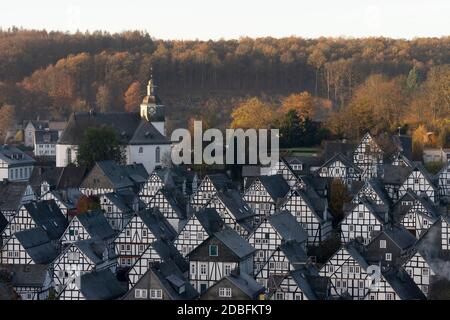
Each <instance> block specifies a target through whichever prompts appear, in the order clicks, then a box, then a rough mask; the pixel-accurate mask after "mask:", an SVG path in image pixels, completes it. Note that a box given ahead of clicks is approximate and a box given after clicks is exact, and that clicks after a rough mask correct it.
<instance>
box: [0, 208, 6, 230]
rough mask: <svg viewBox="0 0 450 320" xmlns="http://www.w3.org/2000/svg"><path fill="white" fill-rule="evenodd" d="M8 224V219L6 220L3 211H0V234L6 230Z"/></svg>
mask: <svg viewBox="0 0 450 320" xmlns="http://www.w3.org/2000/svg"><path fill="white" fill-rule="evenodd" d="M7 226H8V220H6V218H5V216H4V215H3V213H1V212H0V234H1V233H2V232H3V230H5V228H6V227H7Z"/></svg>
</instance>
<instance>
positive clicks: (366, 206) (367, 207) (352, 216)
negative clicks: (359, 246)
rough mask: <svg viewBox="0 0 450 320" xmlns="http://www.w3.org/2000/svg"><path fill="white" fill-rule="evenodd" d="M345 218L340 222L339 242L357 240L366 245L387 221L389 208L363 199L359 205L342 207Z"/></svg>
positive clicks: (353, 204) (352, 204)
mask: <svg viewBox="0 0 450 320" xmlns="http://www.w3.org/2000/svg"><path fill="white" fill-rule="evenodd" d="M344 212H345V216H344V219H343V220H342V221H341V241H342V243H349V242H351V241H353V240H358V241H359V242H361V243H363V244H368V243H369V242H370V240H372V238H373V237H374V235H375V234H376V233H377V232H379V231H380V230H382V229H383V226H384V225H385V224H387V223H388V222H389V221H390V220H389V208H388V207H386V206H384V205H376V204H373V203H372V202H371V201H370V200H367V199H363V200H362V201H360V202H359V203H351V204H347V205H344Z"/></svg>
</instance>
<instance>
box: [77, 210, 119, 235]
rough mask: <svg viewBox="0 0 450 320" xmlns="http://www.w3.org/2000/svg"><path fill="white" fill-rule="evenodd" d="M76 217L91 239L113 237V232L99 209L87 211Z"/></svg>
mask: <svg viewBox="0 0 450 320" xmlns="http://www.w3.org/2000/svg"><path fill="white" fill-rule="evenodd" d="M76 217H77V219H78V221H80V223H81V225H82V226H83V227H84V228H85V229H86V231H87V233H88V234H89V235H90V236H91V238H92V239H95V240H109V239H112V238H114V236H115V232H114V230H113V229H112V228H111V226H110V224H109V223H108V220H107V219H106V217H105V215H104V214H103V212H101V211H100V210H93V211H89V212H86V213H83V214H79V215H77V216H76Z"/></svg>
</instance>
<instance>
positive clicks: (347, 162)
mask: <svg viewBox="0 0 450 320" xmlns="http://www.w3.org/2000/svg"><path fill="white" fill-rule="evenodd" d="M336 161H340V162H341V163H342V164H343V165H344V166H346V167H347V168H353V170H354V171H355V172H356V173H361V172H362V170H361V169H360V168H359V167H358V166H357V165H355V164H354V163H353V162H352V161H351V160H350V159H349V158H347V157H346V156H344V155H343V154H342V153H336V154H335V155H334V156H333V157H331V158H330V159H329V160H328V161H326V162H325V163H324V164H323V165H322V166H321V167H320V168H319V169H318V170H320V169H321V168H324V167H326V168H327V167H328V166H330V165H331V164H332V163H334V162H336Z"/></svg>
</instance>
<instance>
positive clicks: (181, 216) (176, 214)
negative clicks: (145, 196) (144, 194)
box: [148, 188, 188, 233]
mask: <svg viewBox="0 0 450 320" xmlns="http://www.w3.org/2000/svg"><path fill="white" fill-rule="evenodd" d="M148 207H149V208H158V209H159V211H160V212H161V213H162V214H163V216H164V217H165V218H166V219H167V221H168V222H169V223H170V224H171V225H172V227H173V228H174V229H175V231H177V233H178V232H179V231H180V230H181V229H182V228H183V226H184V224H186V221H187V217H188V212H187V211H188V207H187V203H186V201H185V198H184V197H183V196H182V195H181V194H179V193H178V192H176V191H175V190H173V189H172V190H166V189H164V188H163V189H160V190H159V191H157V192H156V193H155V195H154V196H153V198H151V199H150V200H149V201H148Z"/></svg>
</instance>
